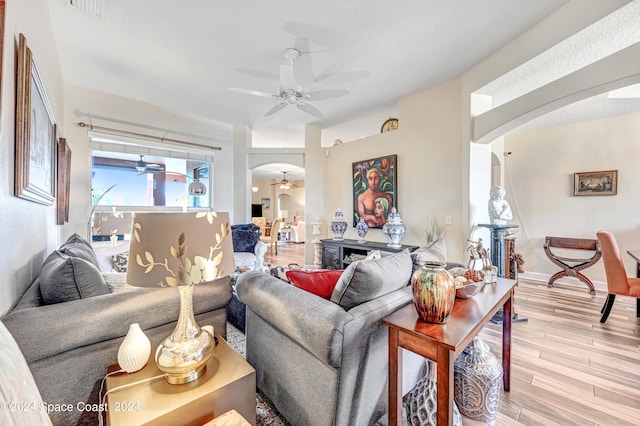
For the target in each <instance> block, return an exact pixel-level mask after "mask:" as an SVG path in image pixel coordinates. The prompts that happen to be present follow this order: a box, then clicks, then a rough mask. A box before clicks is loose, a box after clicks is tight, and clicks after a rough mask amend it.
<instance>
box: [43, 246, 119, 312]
mask: <svg viewBox="0 0 640 426" xmlns="http://www.w3.org/2000/svg"><path fill="white" fill-rule="evenodd" d="M39 280H40V293H41V294H42V301H43V302H44V303H45V304H47V305H51V304H54V303H62V302H68V301H70V300H76V299H86V298H88V297H92V296H98V295H101V294H107V293H109V287H108V286H107V283H106V282H105V280H104V277H103V276H102V274H101V273H100V271H99V270H98V268H97V267H96V266H95V265H93V264H92V263H91V262H88V261H86V260H85V259H82V258H81V257H69V256H67V255H65V254H64V253H61V252H60V251H58V250H56V251H54V252H53V253H51V254H50V255H49V257H47V259H46V260H45V261H44V264H43V265H42V269H41V270H40V276H39Z"/></svg>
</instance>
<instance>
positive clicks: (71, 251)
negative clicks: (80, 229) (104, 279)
mask: <svg viewBox="0 0 640 426" xmlns="http://www.w3.org/2000/svg"><path fill="white" fill-rule="evenodd" d="M58 250H59V251H60V252H61V253H64V254H66V255H67V256H69V257H79V258H81V259H84V260H86V261H87V262H91V263H92V264H93V265H94V266H95V267H96V268H98V269H99V268H100V265H99V264H98V258H97V257H96V253H95V251H94V250H93V247H92V246H91V243H90V242H89V241H87V240H86V239H84V238H82V237H81V236H80V235H78V234H73V235H72V236H70V237H69V238H68V239H67V241H65V242H64V244H62V245H61V246H60V248H59V249H58Z"/></svg>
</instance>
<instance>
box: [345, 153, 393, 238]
mask: <svg viewBox="0 0 640 426" xmlns="http://www.w3.org/2000/svg"><path fill="white" fill-rule="evenodd" d="M397 161H398V156H397V155H387V156H386V157H379V158H372V159H370V160H364V161H357V162H355V163H353V170H352V171H353V226H356V224H357V223H358V222H359V221H360V218H364V220H365V221H366V222H367V225H369V228H382V226H383V225H384V224H385V223H386V222H387V219H388V217H389V213H390V212H391V208H392V207H396V208H397V202H398V200H397V193H396V188H397V187H398V183H397V180H396V179H397V171H398V170H397Z"/></svg>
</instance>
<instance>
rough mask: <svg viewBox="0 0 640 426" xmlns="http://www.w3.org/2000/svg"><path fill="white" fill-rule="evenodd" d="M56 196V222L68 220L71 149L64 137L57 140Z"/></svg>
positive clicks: (62, 223) (62, 222)
mask: <svg viewBox="0 0 640 426" xmlns="http://www.w3.org/2000/svg"><path fill="white" fill-rule="evenodd" d="M57 165H58V167H57V169H58V179H57V181H56V184H57V190H58V197H57V199H56V219H57V221H56V223H57V224H58V225H64V224H65V222H69V193H70V191H71V150H70V149H69V145H68V144H67V140H66V139H65V138H60V140H59V141H58V161H57Z"/></svg>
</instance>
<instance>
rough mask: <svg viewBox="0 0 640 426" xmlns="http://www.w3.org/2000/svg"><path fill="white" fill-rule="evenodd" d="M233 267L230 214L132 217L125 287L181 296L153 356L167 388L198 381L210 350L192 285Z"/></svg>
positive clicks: (209, 337)
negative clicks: (195, 307)
mask: <svg viewBox="0 0 640 426" xmlns="http://www.w3.org/2000/svg"><path fill="white" fill-rule="evenodd" d="M234 268H235V263H234V260H233V243H232V241H231V232H230V228H229V214H228V213H216V212H199V213H139V214H136V215H135V218H134V221H133V234H132V238H131V246H130V248H129V265H128V266H127V283H129V284H130V285H134V286H138V287H156V286H162V287H177V288H178V289H179V292H180V314H179V317H178V322H177V324H176V327H175V329H174V330H173V332H172V333H171V335H170V336H169V337H167V338H166V339H164V340H163V341H162V342H161V343H160V345H159V346H158V349H157V350H156V354H155V360H156V364H157V365H158V369H160V371H162V372H163V373H165V374H166V379H167V381H168V382H169V383H172V384H182V383H188V382H191V381H193V380H196V379H197V378H198V377H200V376H201V375H202V374H203V373H204V370H205V368H206V364H207V361H208V360H209V358H210V357H211V353H212V350H213V348H214V336H213V333H212V332H210V331H208V330H206V329H204V328H200V327H199V326H198V324H197V323H196V320H195V316H194V312H193V286H194V284H198V283H202V282H209V281H216V280H219V279H221V278H224V277H227V276H228V275H230V274H231V273H232V272H233V271H234ZM221 285H222V284H221Z"/></svg>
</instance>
